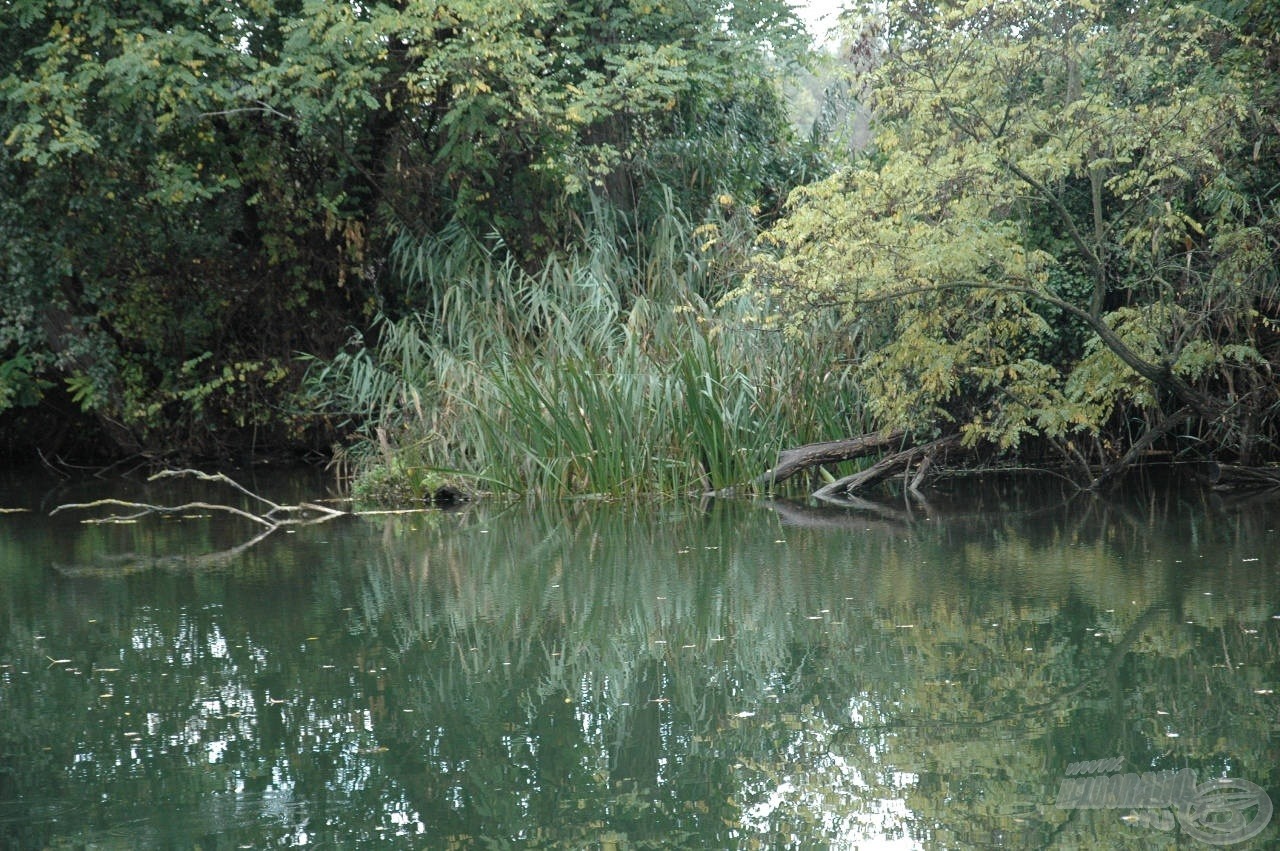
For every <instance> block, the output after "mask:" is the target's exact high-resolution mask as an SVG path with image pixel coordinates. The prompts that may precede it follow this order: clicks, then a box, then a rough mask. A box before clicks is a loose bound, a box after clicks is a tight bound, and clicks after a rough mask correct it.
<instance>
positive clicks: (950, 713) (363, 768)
mask: <svg viewBox="0 0 1280 851" xmlns="http://www.w3.org/2000/svg"><path fill="white" fill-rule="evenodd" d="M984 501H985V507H986V508H992V507H996V508H1002V509H1003V510H1000V511H998V512H996V513H995V514H992V513H990V512H986V513H984V514H983V515H981V516H978V515H972V514H965V515H960V516H952V515H949V514H948V511H947V508H948V506H946V505H944V504H942V502H941V501H939V502H938V503H936V504H935V505H934V506H933V507H932V508H933V510H931V511H930V512H929V513H928V514H926V515H922V514H921V513H920V512H916V513H915V514H914V515H906V516H903V515H901V514H899V515H888V514H887V513H885V512H883V511H878V512H876V513H874V514H870V513H863V514H849V513H848V512H844V513H828V512H821V513H817V514H808V513H806V509H805V507H804V506H798V507H797V506H788V507H787V508H786V509H785V511H782V510H777V511H776V510H774V509H773V508H769V507H767V506H754V505H750V504H743V503H732V504H717V505H713V506H712V507H711V508H710V509H709V510H705V511H704V510H701V509H699V508H698V507H697V506H692V505H675V506H663V507H658V508H656V509H654V508H653V507H647V508H646V509H645V510H644V511H638V510H635V509H632V508H624V507H618V506H614V507H607V506H606V507H596V508H592V509H590V510H588V509H584V508H581V507H579V508H572V507H570V508H568V509H564V508H557V507H545V508H543V509H535V510H532V511H526V510H524V509H520V510H515V509H511V510H506V511H497V510H495V509H489V508H486V507H478V508H476V509H473V510H472V512H471V513H468V514H455V515H436V516H434V517H433V518H431V519H427V518H386V519H381V520H377V521H370V520H361V521H357V522H355V523H352V524H349V525H348V526H347V527H346V528H345V529H344V530H343V533H342V534H341V535H339V534H336V533H333V534H330V533H329V532H326V534H325V535H324V539H323V543H321V541H320V540H319V539H317V540H315V541H314V542H308V540H306V539H304V537H303V536H302V535H299V536H298V537H297V538H296V539H295V540H294V541H292V542H289V543H288V545H286V542H284V541H275V540H272V541H268V542H265V544H264V547H263V548H261V549H260V550H258V551H256V552H255V555H254V556H253V558H252V559H249V560H246V561H243V562H240V563H238V564H236V565H234V566H233V567H232V568H229V570H228V571H223V572H219V573H213V574H196V575H192V574H172V573H155V572H153V573H151V574H141V575H134V576H129V577H126V578H124V579H122V580H120V581H115V582H113V581H109V580H107V579H104V578H101V577H96V578H95V577H78V578H74V579H72V578H67V577H63V578H61V579H59V583H60V585H58V586H57V587H55V588H54V589H53V590H50V591H42V592H40V593H47V594H49V598H48V600H41V601H37V600H35V599H30V600H27V601H25V602H24V601H22V600H19V599H11V601H10V603H11V608H10V609H9V610H7V612H6V614H5V617H6V618H7V619H6V620H5V621H4V623H5V632H4V633H3V636H2V637H0V656H3V659H0V662H3V663H5V664H11V665H14V664H22V665H23V666H24V668H22V669H25V670H31V671H40V677H39V678H38V679H37V678H35V677H32V678H30V679H27V680H15V679H14V678H13V675H12V674H10V675H9V676H10V682H6V683H5V691H4V692H3V698H0V700H2V701H3V702H0V722H2V723H0V751H2V752H3V753H4V754H5V755H6V757H12V759H10V761H9V764H16V765H20V766H21V767H22V769H21V770H22V772H23V773H22V775H21V776H20V777H19V776H18V775H16V774H13V773H9V774H5V773H4V772H0V790H3V792H4V794H5V795H6V796H12V795H14V794H16V793H18V792H19V791H22V792H25V793H27V794H30V793H32V792H35V791H39V794H40V795H42V796H43V797H45V798H47V799H50V800H57V799H61V796H64V795H74V796H76V797H77V798H79V799H83V800H98V798H99V797H100V795H101V793H102V791H104V790H111V791H110V795H111V802H112V804H111V806H110V807H107V806H104V807H102V808H100V809H99V810H97V811H94V812H91V813H89V814H88V816H87V818H88V822H87V824H89V825H97V826H98V828H100V829H106V828H109V827H110V826H111V825H112V824H113V823H114V822H113V819H117V818H118V816H119V812H120V804H121V802H122V801H133V802H135V803H134V804H132V806H134V807H135V808H136V809H137V811H138V812H141V811H142V810H141V808H142V807H143V806H144V804H145V802H148V801H150V800H152V799H153V798H154V794H155V791H156V790H155V788H154V786H152V785H151V784H152V780H151V779H150V778H152V777H154V776H156V774H155V773H156V772H159V771H161V770H164V771H167V772H168V773H167V774H166V775H165V777H166V779H165V781H164V782H165V786H166V789H167V790H168V792H169V793H170V795H171V800H175V801H178V802H190V803H189V804H188V805H186V806H182V805H179V806H175V807H174V808H172V813H170V818H171V821H172V822H173V824H171V825H170V826H169V827H167V828H164V829H166V830H169V831H170V833H169V834H162V833H156V834H154V835H155V836H157V837H159V838H160V840H162V839H163V836H164V835H170V836H179V835H189V833H190V830H191V824H190V821H191V820H192V819H194V818H195V816H194V815H193V811H194V810H196V808H197V804H196V803H195V802H200V801H205V802H222V803H221V804H214V803H209V804H207V805H205V804H201V805H198V806H199V810H198V811H199V814H200V818H201V819H203V821H201V822H199V829H200V830H201V831H204V833H206V834H207V835H210V836H215V835H216V836H223V837H226V836H232V837H239V838H240V839H242V840H244V841H246V842H249V843H250V844H253V842H258V843H259V844H261V839H262V837H263V836H267V837H269V838H274V839H275V840H280V839H281V838H282V837H286V836H289V835H291V834H290V831H296V830H300V829H307V830H311V831H313V832H315V835H316V836H320V837H323V836H325V835H329V836H333V837H338V838H341V839H345V840H346V841H348V842H358V841H366V840H367V841H375V840H376V839H377V838H378V837H394V836H395V835H396V832H397V830H402V831H403V832H405V833H407V834H412V833H413V832H414V831H416V830H418V829H421V830H423V831H424V833H423V834H422V835H421V836H416V837H414V838H412V839H410V838H406V840H405V841H406V842H416V843H418V844H419V845H427V846H431V845H435V844H446V843H447V842H448V841H449V840H450V839H452V840H454V841H456V842H459V843H462V844H464V845H467V844H470V845H476V844H481V843H482V842H484V841H491V842H493V843H497V844H513V843H515V844H524V845H530V846H533V847H581V846H583V845H587V844H592V843H599V844H603V845H608V844H609V843H611V842H617V843H618V844H619V847H623V846H624V845H626V844H627V843H630V844H629V846H628V847H646V846H648V847H681V846H683V847H741V846H742V845H744V844H746V843H747V842H748V841H749V840H750V839H755V840H758V841H759V842H761V843H762V844H764V845H766V846H768V847H778V848H785V847H813V846H815V845H817V846H832V845H835V846H840V844H841V841H842V840H841V838H842V837H844V839H845V841H846V843H848V842H849V838H850V837H857V836H864V837H865V836H879V835H884V834H891V833H894V832H899V833H902V834H903V835H905V836H907V837H911V838H914V839H915V840H917V841H918V842H920V843H922V844H923V845H926V846H938V845H941V846H948V847H954V846H963V847H972V846H982V845H990V844H996V842H997V841H1003V842H1004V843H1005V844H1006V845H1007V846H1009V847H1041V846H1046V845H1054V844H1068V845H1069V844H1072V843H1074V844H1077V845H1090V844H1093V845H1099V846H1101V847H1128V846H1135V847H1136V846H1137V845H1139V844H1144V843H1145V842H1148V841H1149V840H1150V839H1151V835H1150V831H1149V829H1143V830H1140V829H1137V828H1133V827H1131V826H1129V825H1127V824H1126V823H1124V822H1122V821H1121V820H1120V816H1121V815H1123V814H1124V813H1123V812H1113V811H1089V812H1083V811H1072V810H1058V809H1056V808H1054V807H1053V802H1054V799H1055V797H1056V794H1057V788H1058V784H1059V782H1060V781H1061V779H1062V778H1063V776H1064V773H1065V769H1066V765H1067V764H1068V763H1070V762H1076V761H1082V760H1089V759H1100V758H1107V757H1111V756H1123V757H1125V760H1126V766H1127V767H1128V768H1129V769H1130V770H1134V771H1144V770H1158V769H1164V768H1180V767H1184V766H1185V767H1191V768H1194V769H1195V770H1196V771H1197V773H1198V775H1199V776H1200V777H1201V778H1202V779H1208V778H1209V777H1212V776H1219V775H1221V774H1223V773H1226V774H1229V775H1231V776H1236V777H1242V778H1246V779H1249V780H1252V781H1254V782H1256V783H1258V784H1260V785H1262V786H1263V787H1264V788H1271V789H1274V787H1275V768H1274V765H1275V763H1276V760H1275V753H1274V752H1273V750H1274V748H1273V745H1271V744H1269V742H1271V738H1270V736H1271V735H1272V733H1271V732H1270V731H1271V730H1273V729H1274V728H1275V726H1276V724H1277V722H1278V719H1277V716H1276V709H1275V706H1276V704H1275V698H1274V696H1270V695H1266V694H1258V693H1257V692H1265V691H1267V690H1268V689H1273V688H1274V686H1275V682H1274V677H1275V673H1274V659H1275V658H1277V653H1278V652H1280V639H1278V637H1277V632H1276V628H1277V621H1274V620H1272V619H1271V617H1270V616H1271V614H1272V613H1274V612H1275V611H1277V610H1280V607H1277V601H1276V586H1277V584H1276V583H1275V581H1274V575H1275V570H1276V565H1275V564H1274V563H1272V562H1268V561H1266V560H1265V559H1269V558H1270V559H1274V555H1272V554H1268V553H1263V554H1261V555H1259V554H1258V553H1255V552H1253V551H1250V550H1249V547H1250V546H1256V544H1257V542H1258V541H1259V540H1266V538H1265V528H1267V527H1265V526H1263V527H1262V528H1261V529H1252V528H1250V525H1249V524H1252V523H1258V524H1262V523H1264V522H1266V521H1265V520H1252V519H1249V518H1247V517H1244V516H1235V515H1233V514H1232V513H1231V512H1230V511H1229V510H1225V509H1224V510H1219V509H1216V508H1214V507H1213V506H1210V505H1203V504H1196V503H1194V501H1193V500H1192V499H1191V498H1190V497H1186V496H1177V497H1172V496H1167V497H1162V498H1159V499H1152V498H1146V499H1144V500H1141V501H1136V502H1134V503H1132V504H1129V505H1127V506H1114V507H1111V506H1107V505H1105V504H1101V503H1097V502H1093V501H1089V500H1086V501H1079V502H1073V503H1072V504H1071V506H1070V507H1069V508H1068V510H1067V511H1065V512H1063V511H1059V512H1057V513H1055V514H1052V515H1051V514H1045V515H1032V516H1030V517H1028V515H1027V514H1026V513H1025V512H1023V513H1020V511H1021V508H1022V504H1021V503H1020V502H1018V500H1017V499H1013V498H1006V499H1005V501H1004V502H1001V501H1000V500H999V499H997V498H995V497H986V498H984ZM490 512H492V513H490ZM1215 512H1217V513H1215ZM1190 517H1194V524H1192V522H1191V521H1190V520H1189V519H1188V518H1190ZM1153 518H1154V519H1153ZM1171 521H1172V522H1171ZM1144 523H1145V524H1147V526H1146V531H1144V526H1143V524H1144ZM1153 526H1154V528H1157V529H1158V530H1159V533H1158V534H1155V535H1153V534H1151V532H1150V529H1151V528H1152V527H1153ZM1189 529H1190V531H1188V530H1189ZM331 531H332V530H331ZM88 534H100V533H99V532H88ZM113 534H119V531H118V530H117V532H115V533H113ZM138 534H142V532H141V531H139V532H138ZM166 534H168V533H167V532H166ZM313 537H314V536H313ZM779 541H785V543H777V542H779ZM0 546H4V544H0ZM85 546H86V547H88V546H89V545H87V544H86V545H85ZM1199 556H1205V558H1204V559H1200V558H1199ZM1249 558H1259V559H1262V560H1261V561H1246V559H1249ZM1178 559H1182V560H1183V561H1184V562H1192V561H1195V562H1200V561H1208V562H1212V563H1213V567H1212V569H1204V568H1201V567H1200V566H1199V565H1195V567H1194V568H1193V569H1189V568H1185V567H1183V566H1180V565H1176V564H1175V561H1176V560H1178ZM351 565H357V566H359V569H358V570H355V571H353V570H351V568H350V566H351ZM22 587H26V586H15V588H17V589H21V588H22ZM30 587H31V588H34V587H35V586H30ZM1206 592H1207V593H1206ZM30 593H35V592H34V591H31V592H30ZM73 602H74V605H72V603H73ZM19 612H23V613H27V614H23V615H22V616H21V617H19V616H18V614H17V613H19ZM90 618H92V619H94V620H96V621H97V623H96V624H93V625H90V624H89V623H88V620H89V619H90ZM1188 620H1190V621H1192V623H1190V624H1188V623H1186V621H1188ZM37 633H40V634H45V635H47V636H54V637H56V640H57V642H58V644H57V647H56V648H55V646H53V644H52V643H46V644H42V643H40V642H33V640H32V636H33V635H34V634H37ZM309 639H314V640H309ZM60 648H69V649H67V650H66V651H65V652H64V651H63V650H62V649H60ZM122 648H132V649H126V650H124V651H123V652H122ZM46 650H47V651H51V652H52V653H53V655H54V656H55V658H57V657H60V656H64V655H65V656H74V657H75V661H74V665H76V666H78V667H79V668H80V669H81V671H82V674H81V675H78V676H77V675H70V674H67V673H66V672H63V671H61V670H60V668H54V669H53V670H52V671H46V670H44V668H42V667H41V664H43V665H44V666H47V665H48V662H47V661H45V662H43V663H41V656H42V653H43V652H44V651H46ZM1228 660H1229V662H1228ZM94 665H96V666H97V667H98V668H105V667H118V668H121V669H122V670H121V671H120V673H118V674H97V675H93V674H84V673H83V672H84V671H92V670H93V668H92V666H94ZM326 666H329V667H326ZM67 667H70V665H68V666H67ZM54 674H62V675H64V678H63V679H57V678H55V677H54ZM0 676H4V673H3V671H2V670H0ZM121 677H125V679H124V680H121V679H120V678H121ZM113 678H115V679H114V680H113ZM108 685H111V686H112V687H114V688H116V689H117V690H118V692H119V694H120V695H122V696H126V695H127V697H126V699H127V700H128V701H131V703H129V704H127V708H129V709H130V710H133V711H135V712H137V713H140V714H144V713H145V712H148V711H150V712H155V713H157V718H156V720H155V721H154V723H153V727H154V729H146V728H144V729H143V730H142V731H140V732H142V733H143V736H142V738H141V742H142V743H143V745H145V746H144V747H142V748H141V749H140V750H139V757H138V758H137V760H136V761H133V760H131V759H126V760H124V761H123V762H120V763H118V764H117V763H116V762H115V760H117V758H118V755H119V753H120V742H121V740H122V737H123V736H124V734H125V733H126V732H131V731H132V732H139V731H134V730H133V727H132V726H130V725H131V724H133V723H134V722H133V721H131V720H129V719H126V718H124V717H123V716H121V715H119V714H118V713H117V714H104V713H103V712H102V705H103V701H101V700H100V699H99V698H98V694H99V693H100V692H102V691H104V690H105V688H106V687H107V686H108ZM113 700H115V699H114V698H113ZM116 702H117V703H118V704H119V703H122V701H119V700H117V701H116ZM54 707H56V712H55V711H54V710H53V708H54ZM1162 712H1164V713H1168V714H1167V715H1166V714H1160V713H1162ZM55 714H58V715H59V716H60V717H58V718H56V720H55V719H54V718H53V717H52V716H54V715H55ZM67 729H72V730H76V731H80V732H77V733H76V736H73V737H71V740H70V744H63V742H66V741H68V737H67V735H66V732H65V731H66V730H67ZM18 730H21V731H22V735H21V736H20V737H19V736H18V735H17V733H15V732H13V731H18ZM1169 733H1177V734H1178V736H1177V738H1172V737H1169V736H1168V734H1169ZM28 734H29V735H28ZM210 742H220V743H222V744H221V745H219V746H220V747H223V748H224V751H223V755H222V756H221V757H220V759H219V760H218V761H216V762H210V759H209V751H208V746H209V743H210ZM44 747H50V748H51V750H50V751H44V750H43V748H44ZM77 754H81V755H89V756H90V757H91V759H89V760H87V761H82V762H81V763H80V765H81V768H79V769H77V770H76V771H74V772H72V773H69V774H68V773H65V769H66V766H68V765H76V764H77V763H76V762H75V759H76V755H77ZM6 784H7V785H6ZM233 790H238V791H233ZM126 809H127V808H126ZM397 819H399V821H397ZM325 824H328V825H329V826H328V827H327V828H324V827H323V826H324V825H325ZM418 824H420V825H421V828H419V827H418V826H417V825H418ZM246 826H247V827H246ZM50 829H51V828H48V827H47V825H46V827H45V828H44V829H43V830H44V832H40V830H37V829H36V828H31V831H32V834H31V835H28V836H25V837H23V838H24V839H31V840H32V841H33V842H34V843H35V844H36V845H37V846H40V845H44V844H50V843H49V841H48V840H49V838H50V837H51V836H53V835H54V834H51V833H49V832H48V831H49V830H50ZM152 829H153V830H156V831H160V830H161V828H160V827H157V826H155V825H153V826H152ZM15 830H17V828H5V827H2V826H0V839H6V838H8V839H12V838H14V837H15V836H16V833H14V831H15ZM184 830H185V831H186V833H185V834H184V833H183V832H182V831H184ZM326 830H327V831H328V833H327V834H326V833H325V831H326ZM5 831H7V833H6V832H5ZM237 831H240V832H239V833H237ZM36 834H38V835H36ZM63 835H67V834H65V833H64V834H63ZM362 838H363V839H362ZM90 839H92V835H90ZM210 844H212V843H210ZM19 845H21V843H19Z"/></svg>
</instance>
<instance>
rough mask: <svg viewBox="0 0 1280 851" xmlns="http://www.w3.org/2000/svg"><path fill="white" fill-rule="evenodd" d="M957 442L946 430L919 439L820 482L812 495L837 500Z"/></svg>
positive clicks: (827, 499) (956, 435)
mask: <svg viewBox="0 0 1280 851" xmlns="http://www.w3.org/2000/svg"><path fill="white" fill-rule="evenodd" d="M959 443H960V435H958V434H949V435H947V436H946V437H940V438H938V439H937V440H933V441H930V442H929V443H922V444H920V445H919V446H912V447H910V448H908V449H904V450H902V451H901V452H895V453H893V454H892V455H886V456H885V457H884V458H881V459H880V460H879V461H877V462H876V463H874V464H872V465H871V466H870V467H868V468H867V469H865V470H863V471H862V472H860V473H854V474H853V475H851V476H845V477H844V478H841V479H836V480H835V481H834V482H831V483H830V484H827V485H824V486H822V487H821V488H818V490H816V491H814V492H813V495H814V497H815V498H816V499H821V500H823V501H826V502H841V496H840V495H841V494H850V493H853V492H854V491H857V490H860V489H862V488H865V487H869V486H871V485H874V484H876V483H878V482H881V481H883V480H884V479H887V478H889V477H890V476H893V475H896V474H898V473H900V472H903V471H904V470H906V469H907V468H908V467H910V466H911V465H912V464H913V463H915V461H916V459H918V458H924V457H932V456H934V455H936V454H937V453H939V452H941V451H944V450H946V449H950V448H952V447H953V446H956V445H958V444H959Z"/></svg>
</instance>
